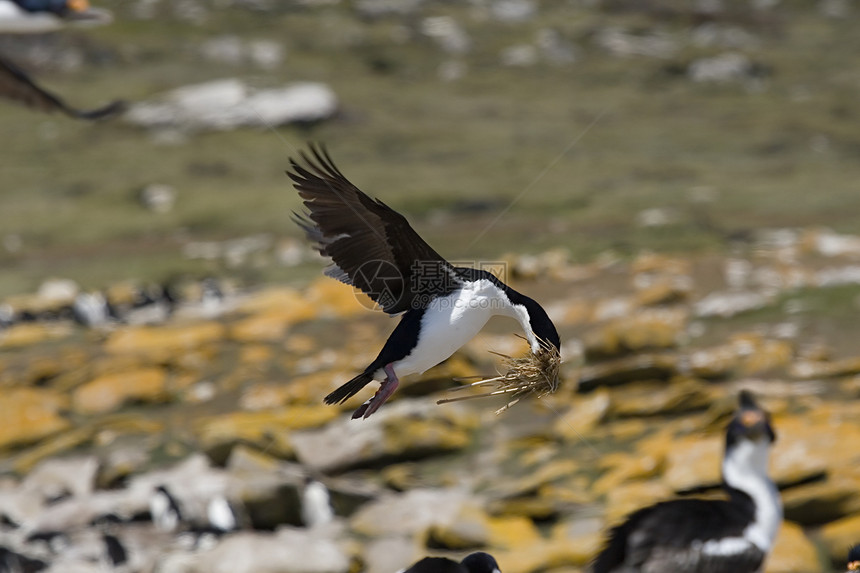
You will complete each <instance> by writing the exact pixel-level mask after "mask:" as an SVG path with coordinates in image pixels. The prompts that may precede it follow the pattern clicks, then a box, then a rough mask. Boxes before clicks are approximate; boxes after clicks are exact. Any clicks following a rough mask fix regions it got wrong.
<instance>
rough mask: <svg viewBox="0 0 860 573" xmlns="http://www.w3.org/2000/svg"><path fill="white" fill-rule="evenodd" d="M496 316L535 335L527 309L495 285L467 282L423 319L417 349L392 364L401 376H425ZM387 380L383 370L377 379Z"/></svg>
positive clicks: (433, 304) (440, 300)
mask: <svg viewBox="0 0 860 573" xmlns="http://www.w3.org/2000/svg"><path fill="white" fill-rule="evenodd" d="M495 315H502V316H509V317H511V318H516V319H517V320H519V321H520V323H521V324H522V326H523V329H524V330H525V331H526V332H527V333H528V334H531V327H530V326H529V320H528V314H527V312H526V310H525V308H524V307H522V306H519V305H513V304H511V301H510V300H509V299H508V297H507V295H505V293H504V291H502V290H501V289H500V288H499V287H498V286H496V285H495V284H494V283H493V282H492V281H489V280H486V279H482V280H478V281H474V282H467V283H466V284H465V285H464V286H463V287H462V288H460V289H458V290H456V291H454V292H452V293H451V294H449V295H447V296H441V297H438V298H436V299H434V300H433V301H432V302H431V303H430V305H429V306H428V307H427V309H426V310H425V311H424V315H423V316H422V317H421V330H420V334H419V335H418V342H417V344H416V345H415V348H413V349H412V351H411V352H410V353H409V354H408V355H406V356H405V357H404V358H402V359H401V360H398V361H396V362H394V363H393V364H392V367H393V369H394V371H395V372H396V373H397V375H398V376H407V375H409V374H421V373H423V372H425V371H426V370H428V369H430V368H432V367H433V366H436V365H437V364H439V363H440V362H442V361H443V360H445V359H447V358H449V357H450V356H451V355H452V354H454V352H456V351H457V350H458V349H459V348H460V347H462V346H463V345H464V344H466V343H467V342H469V341H470V340H471V339H472V338H474V337H475V335H476V334H478V332H479V331H480V330H481V329H482V328H483V327H484V325H485V324H487V321H488V320H490V318H491V317H493V316H495ZM380 376H382V377H384V376H385V374H384V373H383V372H382V370H380V371H379V372H377V373H376V375H375V376H374V378H377V377H380Z"/></svg>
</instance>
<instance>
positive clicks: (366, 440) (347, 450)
mask: <svg viewBox="0 0 860 573" xmlns="http://www.w3.org/2000/svg"><path fill="white" fill-rule="evenodd" d="M451 406H454V407H451ZM457 406H458V405H457V404H447V405H446V406H445V407H444V408H440V407H439V406H437V405H436V402H435V400H433V399H413V400H405V399H404V400H398V401H396V402H394V403H393V404H389V405H386V407H385V408H382V409H381V410H380V411H379V412H377V413H376V414H375V415H374V416H373V417H371V418H368V419H367V420H362V423H361V424H356V423H355V420H351V419H349V417H342V418H340V419H339V420H336V421H334V422H332V423H330V424H328V425H327V426H326V427H324V428H323V429H321V430H313V431H305V432H296V433H294V434H293V436H292V441H293V446H294V447H295V449H296V455H297V457H298V459H299V461H300V462H301V463H302V464H304V465H306V466H309V467H311V468H313V469H315V470H317V471H323V472H329V471H336V470H341V469H346V468H350V467H356V466H361V465H367V464H369V463H374V462H379V461H383V460H398V459H408V458H414V457H418V456H423V455H429V454H431V453H434V452H442V451H450V449H451V448H452V447H460V446H458V445H452V444H450V443H448V442H447V439H446V433H447V432H446V430H448V429H450V428H456V427H457V426H458V425H460V424H461V423H462V422H464V421H465V420H464V419H463V415H464V410H463V409H462V408H459V407H457ZM416 421H423V422H425V423H429V424H433V425H434V426H436V427H437V428H438V430H439V431H437V432H428V434H430V435H426V436H425V439H423V440H412V441H411V443H406V442H405V441H403V440H399V439H397V436H393V435H391V434H392V432H396V428H397V427H398V426H402V425H406V424H410V423H414V422H416Z"/></svg>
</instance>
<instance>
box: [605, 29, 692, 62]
mask: <svg viewBox="0 0 860 573" xmlns="http://www.w3.org/2000/svg"><path fill="white" fill-rule="evenodd" d="M595 41H596V42H597V45H598V46H600V47H601V48H603V49H605V50H606V51H608V52H610V53H611V54H614V55H616V56H622V57H629V56H647V57H650V58H661V59H665V58H670V57H672V56H673V55H675V53H677V51H678V42H677V41H676V40H675V39H674V38H672V37H671V36H669V35H668V34H665V33H662V32H651V33H648V34H633V33H630V32H628V31H626V30H623V29H621V28H614V27H607V28H603V29H602V30H600V31H599V32H598V33H597V35H596V37H595Z"/></svg>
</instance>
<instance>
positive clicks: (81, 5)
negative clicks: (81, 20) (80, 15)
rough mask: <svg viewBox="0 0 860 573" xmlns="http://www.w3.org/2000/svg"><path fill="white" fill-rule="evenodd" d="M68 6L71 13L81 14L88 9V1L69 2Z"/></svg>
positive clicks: (75, 0)
mask: <svg viewBox="0 0 860 573" xmlns="http://www.w3.org/2000/svg"><path fill="white" fill-rule="evenodd" d="M68 6H69V10H71V11H72V12H83V11H84V10H88V9H89V7H90V3H89V1H88V0H69V3H68Z"/></svg>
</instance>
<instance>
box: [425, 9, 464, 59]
mask: <svg viewBox="0 0 860 573" xmlns="http://www.w3.org/2000/svg"><path fill="white" fill-rule="evenodd" d="M421 32H422V33H423V34H424V35H425V36H427V37H428V38H431V39H432V40H434V41H435V42H436V43H437V44H438V45H439V47H440V48H442V49H443V50H444V51H446V52H448V53H449V54H458V55H459V54H465V53H467V52H468V51H469V49H470V48H471V46H472V42H471V40H470V39H469V36H468V35H467V34H466V31H465V30H463V28H462V27H461V26H460V24H459V23H458V22H457V21H456V20H455V19H454V18H452V17H450V16H433V17H430V18H424V20H423V21H422V22H421Z"/></svg>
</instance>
